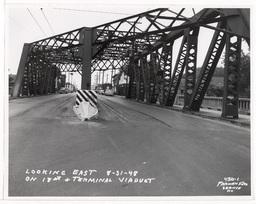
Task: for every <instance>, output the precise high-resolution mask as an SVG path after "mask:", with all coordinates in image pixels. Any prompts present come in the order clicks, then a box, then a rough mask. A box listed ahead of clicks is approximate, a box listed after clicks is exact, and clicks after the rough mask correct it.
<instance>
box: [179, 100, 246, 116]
mask: <svg viewBox="0 0 256 204" xmlns="http://www.w3.org/2000/svg"><path fill="white" fill-rule="evenodd" d="M175 104H176V105H183V104H184V96H183V95H177V96H176V100H175ZM201 108H207V109H213V110H219V111H221V110H222V97H210V96H206V97H204V100H203V102H202V105H201ZM238 112H239V113H240V114H247V115H250V99H249V98H240V99H239V101H238Z"/></svg>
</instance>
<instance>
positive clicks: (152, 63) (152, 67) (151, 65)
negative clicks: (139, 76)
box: [149, 52, 158, 103]
mask: <svg viewBox="0 0 256 204" xmlns="http://www.w3.org/2000/svg"><path fill="white" fill-rule="evenodd" d="M156 58H157V55H156V53H153V52H151V54H150V63H149V69H150V71H149V73H150V103H156V101H157V90H156V73H157V71H158V67H157V65H156Z"/></svg>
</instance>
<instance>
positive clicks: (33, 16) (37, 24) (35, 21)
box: [27, 8, 46, 36]
mask: <svg viewBox="0 0 256 204" xmlns="http://www.w3.org/2000/svg"><path fill="white" fill-rule="evenodd" d="M27 10H28V12H29V13H30V15H31V16H32V18H33V19H34V21H35V22H36V24H37V25H38V27H39V28H40V30H41V31H42V32H43V33H44V35H45V36H46V34H45V32H44V30H43V29H42V27H41V26H40V25H39V23H38V22H37V20H36V19H35V17H34V16H33V14H32V13H31V11H30V10H29V9H28V8H27Z"/></svg>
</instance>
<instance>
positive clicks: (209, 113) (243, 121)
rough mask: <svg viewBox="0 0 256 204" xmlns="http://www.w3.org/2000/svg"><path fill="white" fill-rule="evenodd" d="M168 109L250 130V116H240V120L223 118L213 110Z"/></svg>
mask: <svg viewBox="0 0 256 204" xmlns="http://www.w3.org/2000/svg"><path fill="white" fill-rule="evenodd" d="M167 108H168V109H171V110H175V111H181V112H183V113H185V114H191V115H196V116H199V117H202V118H208V119H213V120H221V121H225V122H229V123H232V124H235V125H240V126H244V127H248V128H250V124H251V116H250V115H244V114H238V118H223V117H221V111H217V110H212V109H204V108H201V109H200V111H199V112H197V111H184V110H182V108H183V107H182V106H178V105H174V106H173V107H167Z"/></svg>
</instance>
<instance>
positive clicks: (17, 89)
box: [12, 43, 30, 97]
mask: <svg viewBox="0 0 256 204" xmlns="http://www.w3.org/2000/svg"><path fill="white" fill-rule="evenodd" d="M29 52H30V44H27V43H25V44H24V46H23V50H22V54H21V59H20V64H19V68H18V72H17V76H16V78H15V82H14V87H13V92H12V96H14V97H19V96H20V94H21V88H22V85H23V78H24V72H25V67H26V63H27V61H28V58H29Z"/></svg>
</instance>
